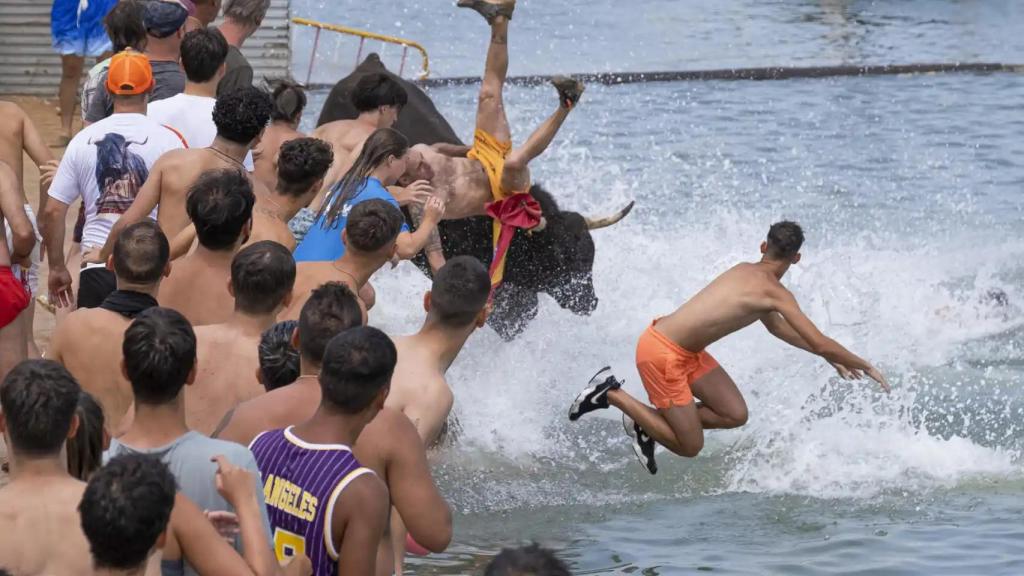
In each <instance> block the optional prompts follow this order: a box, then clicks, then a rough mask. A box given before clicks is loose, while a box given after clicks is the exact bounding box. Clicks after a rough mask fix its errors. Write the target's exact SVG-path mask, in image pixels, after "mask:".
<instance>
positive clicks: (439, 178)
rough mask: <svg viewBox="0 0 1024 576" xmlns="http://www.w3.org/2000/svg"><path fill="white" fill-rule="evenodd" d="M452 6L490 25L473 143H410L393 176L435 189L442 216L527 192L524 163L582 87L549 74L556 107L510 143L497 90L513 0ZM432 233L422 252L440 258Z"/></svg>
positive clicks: (457, 215) (470, 0)
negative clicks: (520, 141)
mask: <svg viewBox="0 0 1024 576" xmlns="http://www.w3.org/2000/svg"><path fill="white" fill-rule="evenodd" d="M458 5H459V6H460V7H462V8H471V9H473V10H476V11H477V12H479V13H480V14H481V15H482V16H483V17H484V18H485V19H486V20H487V22H488V24H490V26H491V42H490V45H489V46H488V48H487V63H486V66H485V69H484V77H483V83H482V85H481V87H480V96H479V104H478V107H477V113H476V132H475V134H474V136H473V146H472V147H467V146H452V145H449V144H435V145H433V146H427V145H424V144H418V145H416V146H413V147H412V149H411V150H410V152H409V156H408V161H407V170H406V173H405V175H404V176H403V177H402V179H400V180H399V181H398V183H399V184H400V185H402V186H408V185H410V184H412V183H413V182H415V181H417V180H428V181H429V182H430V184H431V186H432V187H433V189H434V191H435V193H436V194H437V195H438V196H440V197H441V198H443V199H445V200H447V202H448V204H447V210H446V211H445V215H444V218H445V219H446V220H458V219H461V218H468V217H470V216H482V215H485V214H486V213H487V211H486V206H487V204H488V203H490V202H494V201H496V200H503V199H506V198H508V197H511V196H513V195H515V194H517V193H525V192H529V190H530V184H531V180H530V169H529V166H528V165H529V163H530V162H531V161H532V160H533V159H534V158H536V157H537V156H540V155H541V154H542V153H543V152H544V150H546V149H547V147H548V145H550V144H551V141H552V140H553V139H554V138H555V134H557V133H558V130H559V128H561V126H562V123H563V122H565V119H566V118H567V117H568V116H569V111H570V110H572V109H573V108H574V107H575V106H576V103H577V102H578V101H579V99H580V96H581V95H582V94H583V88H584V87H583V84H582V83H580V82H578V81H576V80H573V79H571V78H568V77H565V76H557V77H555V78H554V79H553V80H552V83H553V84H554V86H555V88H556V89H557V90H558V109H557V110H556V111H555V112H554V114H552V115H551V116H550V117H549V118H548V119H547V120H546V121H545V122H544V123H543V124H541V125H540V127H539V128H537V130H536V131H534V133H533V134H532V135H531V136H530V137H529V138H528V139H527V140H526V143H525V144H524V145H523V146H521V147H519V148H513V147H512V131H511V129H510V128H509V125H508V118H507V117H506V116H505V105H504V102H503V100H502V92H503V90H504V86H505V76H506V74H507V72H508V23H509V20H510V19H511V18H512V12H513V10H514V9H515V0H499V1H496V2H492V1H489V0H459V3H458ZM435 235H436V233H435ZM435 237H436V240H435V241H433V242H431V243H430V244H428V245H427V248H426V251H427V253H428V256H430V255H431V253H434V254H437V255H439V256H440V257H441V258H443V254H440V253H441V243H440V239H439V236H435ZM434 257H435V258H436V257H437V256H434Z"/></svg>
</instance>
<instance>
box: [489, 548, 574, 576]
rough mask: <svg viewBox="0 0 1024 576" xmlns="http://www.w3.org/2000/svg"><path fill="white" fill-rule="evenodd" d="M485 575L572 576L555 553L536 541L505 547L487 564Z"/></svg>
mask: <svg viewBox="0 0 1024 576" xmlns="http://www.w3.org/2000/svg"><path fill="white" fill-rule="evenodd" d="M484 576H572V572H569V568H568V567H567V566H566V565H565V563H564V562H562V561H561V560H559V559H558V557H557V556H555V553H554V552H552V551H551V550H547V549H546V548H541V547H540V546H539V545H537V544H536V543H534V544H530V545H529V546H523V547H521V548H505V549H504V550H502V551H501V553H500V554H498V555H497V556H495V557H494V560H491V563H490V564H488V565H487V570H486V571H485V572H484Z"/></svg>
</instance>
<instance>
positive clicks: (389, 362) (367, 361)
mask: <svg viewBox="0 0 1024 576" xmlns="http://www.w3.org/2000/svg"><path fill="white" fill-rule="evenodd" d="M397 362H398V351H397V350H395V343H394V342H392V341H391V338H388V335H387V334H385V333H383V332H381V331H380V330H378V329H376V328H374V327H372V326H358V327H356V328H352V329H350V330H346V331H344V332H342V333H341V334H338V335H337V336H335V337H334V338H332V339H331V341H330V342H329V343H328V344H327V349H326V350H325V351H324V361H323V365H322V366H321V367H320V391H321V393H322V395H323V402H324V403H325V404H327V405H329V406H331V407H332V408H334V409H335V410H338V411H339V412H341V413H343V414H358V413H360V412H362V411H363V410H366V408H367V407H368V406H370V403H371V402H373V399H374V398H376V397H377V394H378V393H380V391H381V390H382V389H384V388H386V387H388V386H391V376H392V375H393V374H394V372H395V364H396V363H397Z"/></svg>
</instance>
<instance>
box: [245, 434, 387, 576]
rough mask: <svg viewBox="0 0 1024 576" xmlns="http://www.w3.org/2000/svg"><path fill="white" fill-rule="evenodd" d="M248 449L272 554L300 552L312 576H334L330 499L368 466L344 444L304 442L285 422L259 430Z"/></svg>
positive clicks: (283, 555)
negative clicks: (257, 479)
mask: <svg viewBox="0 0 1024 576" xmlns="http://www.w3.org/2000/svg"><path fill="white" fill-rule="evenodd" d="M249 449H250V450H252V454H253V456H255V457H256V464H257V466H259V469H260V474H261V475H262V476H263V499H264V501H265V502H266V505H267V515H268V516H269V517H270V527H271V529H272V530H273V534H274V553H275V554H277V559H278V560H283V559H285V558H289V557H291V556H295V555H298V554H305V555H306V556H308V557H309V560H310V561H311V562H312V563H313V574H314V575H315V576H335V575H336V574H337V573H338V551H337V550H335V547H334V539H333V538H332V537H331V517H332V516H333V513H334V504H335V502H337V500H338V497H339V496H340V495H341V493H342V491H344V490H345V487H346V486H348V484H349V483H350V482H352V480H354V479H356V478H358V477H359V476H362V475H363V474H367V473H369V474H372V473H373V471H372V470H370V469H368V468H363V467H361V466H360V465H359V461H358V460H356V457H355V456H354V455H353V454H352V450H351V449H350V448H349V447H348V446H344V445H341V444H311V443H309V442H304V441H302V440H301V439H300V438H298V437H297V436H295V434H293V433H292V429H291V427H288V428H285V429H284V430H271V431H269V432H264V433H262V434H260V435H259V436H257V437H256V439H254V440H253V441H252V444H250V445H249Z"/></svg>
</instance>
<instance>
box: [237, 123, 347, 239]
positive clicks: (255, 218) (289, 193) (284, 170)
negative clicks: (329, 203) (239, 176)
mask: <svg viewBox="0 0 1024 576" xmlns="http://www.w3.org/2000/svg"><path fill="white" fill-rule="evenodd" d="M333 160H334V155H333V153H331V147H330V146H329V145H328V144H327V143H326V142H324V141H323V140H317V139H316V138H297V139H294V140H289V141H288V142H285V143H284V144H282V145H281V151H280V152H279V153H278V155H277V162H276V163H277V177H276V178H275V179H274V181H275V183H276V186H277V188H276V189H275V190H274V192H268V193H267V194H261V195H259V196H257V197H256V207H255V208H254V209H253V213H252V237H251V238H249V242H250V243H253V242H259V241H260V240H273V241H274V242H277V243H279V244H282V245H283V246H284V247H285V248H288V251H289V252H291V251H293V250H295V245H296V241H295V236H294V235H292V232H291V230H290V229H289V228H288V222H290V221H291V219H292V218H294V217H295V215H296V214H298V213H299V210H301V209H302V208H305V207H306V206H309V203H310V202H311V201H312V200H313V197H314V196H316V194H317V192H319V190H320V187H321V186H322V185H323V181H324V175H325V174H326V173H327V169H328V168H330V166H331V162H332V161H333Z"/></svg>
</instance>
